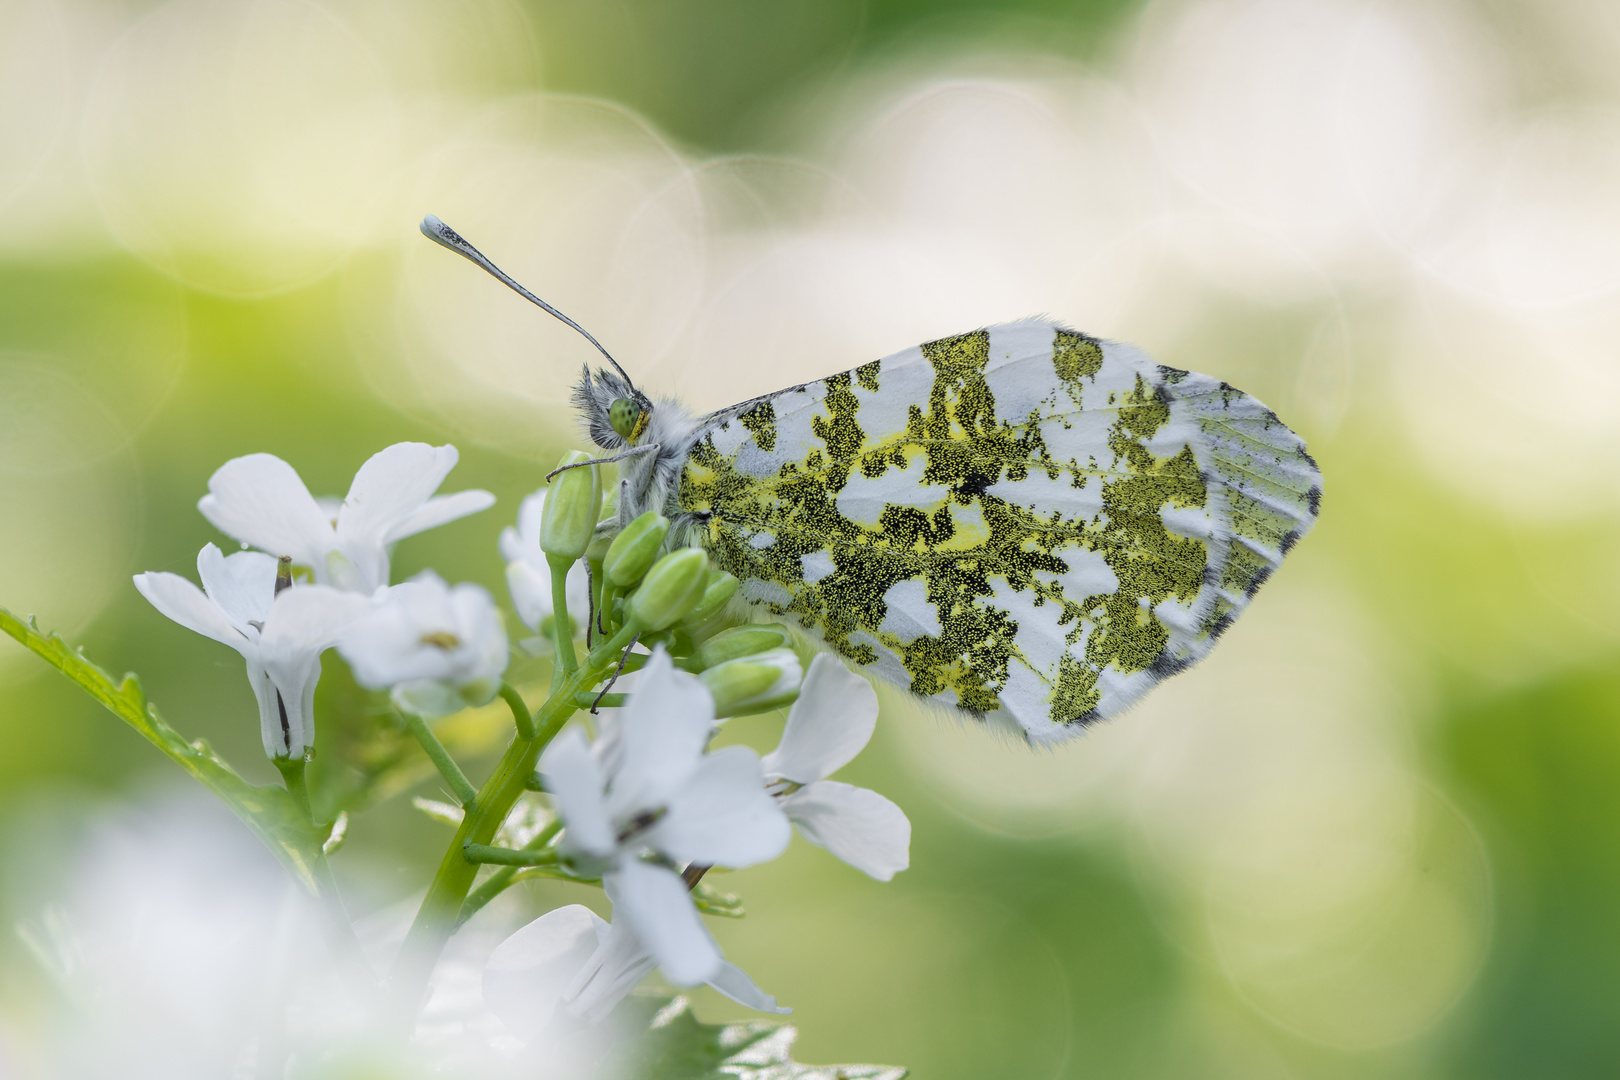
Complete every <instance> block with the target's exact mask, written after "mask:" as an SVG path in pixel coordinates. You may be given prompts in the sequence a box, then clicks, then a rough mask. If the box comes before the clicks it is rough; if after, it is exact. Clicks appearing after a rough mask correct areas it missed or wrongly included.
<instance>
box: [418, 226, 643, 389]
mask: <svg viewBox="0 0 1620 1080" xmlns="http://www.w3.org/2000/svg"><path fill="white" fill-rule="evenodd" d="M421 229H422V235H423V236H425V237H427V238H428V239H429V240H432V241H433V242H434V243H435V244H438V245H439V246H440V247H445V248H449V249H450V250H451V251H453V252H455V253H456V254H457V255H460V256H462V257H463V258H465V259H467V260H469V261H470V262H473V263H476V264H477V265H478V266H480V267H482V268H483V270H484V271H485V272H486V273H487V274H489V275H490V276H491V277H493V278H494V279H495V280H497V281H499V282H500V283H501V284H503V285H505V286H506V287H507V288H509V289H511V290H512V291H513V292H515V293H517V294H518V295H519V296H521V297H523V298H524V299H525V300H527V301H529V303H531V304H534V305H536V306H537V307H539V308H541V309H542V310H544V311H545V312H546V313H547V314H549V315H551V316H552V317H553V318H555V319H557V320H558V321H560V322H563V323H566V324H567V325H568V326H570V327H572V328H573V329H574V330H576V331H578V333H579V335H580V336H581V337H583V338H584V339H585V340H586V341H588V342H590V343H591V344H592V345H595V346H596V351H597V352H599V353H601V354H602V355H603V356H605V357H606V358H607V362H608V363H610V364H612V365H613V369H614V370H615V371H617V372H618V373H619V374H620V375H622V376H623V377H624V381H625V382H627V383H629V384H630V386H631V388H632V389H633V388H634V387H635V385H636V384H635V382H634V381H633V380H632V379H631V378H630V375H629V373H628V372H626V371H625V370H624V368H622V367H620V366H619V362H618V361H617V360H615V359H613V354H612V353H610V352H608V351H607V350H606V349H604V348H602V343H601V342H600V341H597V340H596V339H595V338H594V337H592V336H591V333H590V331H588V330H586V329H585V328H584V327H583V326H581V325H579V323H577V322H575V321H574V320H573V319H570V318H569V317H568V316H567V315H564V314H563V313H562V312H560V311H558V310H557V309H556V308H554V307H552V306H551V305H550V304H548V303H546V302H545V301H544V300H542V299H540V298H539V297H538V296H536V295H534V293H532V292H530V291H529V290H528V289H525V288H524V287H523V286H522V285H519V284H518V283H517V282H516V281H515V280H513V278H512V276H511V275H510V274H508V273H507V272H506V271H504V270H502V269H501V268H500V267H498V266H496V265H495V264H494V263H492V262H490V261H489V258H488V257H487V256H486V255H485V254H484V253H483V252H482V251H479V250H478V249H477V248H475V247H473V246H472V245H471V244H469V243H467V241H466V240H465V239H464V238H463V237H462V235H461V234H460V233H458V232H456V230H454V229H452V228H451V227H450V226H448V225H446V224H445V223H444V222H442V221H440V220H439V219H438V218H436V217H434V216H433V215H432V214H429V215H428V216H427V217H425V218H423V219H422V224H421Z"/></svg>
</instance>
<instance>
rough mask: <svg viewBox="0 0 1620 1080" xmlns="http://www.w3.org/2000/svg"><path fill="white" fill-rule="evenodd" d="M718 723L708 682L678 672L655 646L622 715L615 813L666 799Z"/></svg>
mask: <svg viewBox="0 0 1620 1080" xmlns="http://www.w3.org/2000/svg"><path fill="white" fill-rule="evenodd" d="M713 727H714V698H713V697H712V696H710V694H709V690H708V687H706V686H704V685H703V683H702V682H701V681H699V680H698V679H697V677H696V676H693V675H688V674H686V673H685V672H684V671H676V670H675V667H674V665H673V664H671V663H670V659H669V654H668V653H666V652H665V651H664V649H663V646H659V647H658V648H655V649H654V650H653V653H652V657H651V659H649V660H648V661H647V666H646V667H644V668H642V669H641V680H640V682H639V683H638V684H637V689H636V692H635V694H634V695H633V696H632V697H631V698H630V700H629V701H628V702H627V703H626V705H625V708H624V712H623V713H621V714H620V717H619V742H620V746H621V747H622V752H621V755H620V756H619V758H618V761H617V769H616V770H615V775H614V777H613V794H612V797H611V799H610V808H611V809H610V812H611V813H612V814H613V816H614V817H628V816H632V815H633V814H635V813H636V812H638V811H641V810H649V809H654V808H656V807H660V806H663V805H664V804H665V803H667V802H668V800H669V798H670V796H671V795H672V794H674V793H675V792H676V791H678V790H680V788H681V787H682V786H683V785H684V784H685V783H686V781H687V778H688V777H690V776H691V775H692V772H693V770H694V769H696V768H697V766H698V759H699V757H701V756H702V754H703V748H704V746H706V745H707V744H708V741H709V733H710V731H711V730H712V729H713Z"/></svg>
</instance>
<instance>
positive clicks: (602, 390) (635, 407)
mask: <svg viewBox="0 0 1620 1080" xmlns="http://www.w3.org/2000/svg"><path fill="white" fill-rule="evenodd" d="M574 406H575V407H576V408H577V409H578V410H579V413H580V416H581V417H583V418H584V420H585V427H586V430H587V431H588V432H589V434H590V437H591V441H592V442H594V443H595V444H596V445H597V446H600V447H601V448H602V449H604V450H617V449H620V448H621V447H627V446H636V445H638V444H639V443H640V441H641V437H642V435H644V434H645V433H646V431H647V425H648V423H650V422H651V420H652V416H653V403H652V401H651V399H649V398H648V397H647V395H646V394H643V393H642V392H641V391H640V390H637V389H636V388H635V387H634V386H632V385H631V384H630V381H629V380H628V379H626V378H624V377H623V376H622V375H620V374H618V373H617V372H615V371H609V370H608V369H606V368H598V369H597V370H596V371H594V372H593V371H591V370H590V369H589V368H586V369H585V371H584V373H583V374H582V375H581V377H580V380H579V384H578V385H577V386H575V387H574Z"/></svg>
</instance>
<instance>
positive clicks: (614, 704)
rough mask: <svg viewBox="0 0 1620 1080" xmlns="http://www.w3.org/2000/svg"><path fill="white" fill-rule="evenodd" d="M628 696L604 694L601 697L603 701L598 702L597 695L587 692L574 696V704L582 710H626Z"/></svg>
mask: <svg viewBox="0 0 1620 1080" xmlns="http://www.w3.org/2000/svg"><path fill="white" fill-rule="evenodd" d="M628 696H629V695H627V694H603V695H601V698H602V700H600V701H598V700H597V695H596V694H595V693H594V692H592V691H589V690H587V691H586V692H585V693H583V694H575V695H574V704H575V705H576V706H578V707H579V708H581V709H591V708H602V709H622V708H624V701H625V698H626V697H628Z"/></svg>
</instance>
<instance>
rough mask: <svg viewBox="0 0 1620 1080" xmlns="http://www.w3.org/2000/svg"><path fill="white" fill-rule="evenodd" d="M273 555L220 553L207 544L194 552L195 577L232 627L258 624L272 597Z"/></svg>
mask: <svg viewBox="0 0 1620 1080" xmlns="http://www.w3.org/2000/svg"><path fill="white" fill-rule="evenodd" d="M276 570H277V566H276V559H275V557H274V556H270V555H266V554H264V553H263V552H258V551H238V552H237V553H236V554H234V555H230V556H226V555H224V554H221V552H220V550H219V548H218V547H216V546H215V545H213V544H208V545H205V546H204V547H203V549H202V550H201V551H199V552H198V553H197V577H198V578H199V579H200V580H201V581H202V585H203V591H204V592H206V593H207V594H208V599H210V600H212V601H213V602H214V603H215V604H216V605H218V607H219V609H220V610H221V611H223V612H224V613H225V615H226V617H228V618H229V619H230V620H231V622H232V623H233V624H234V625H235V626H236V628H237V629H238V630H240V631H242V633H243V634H247V633H248V631H249V629H250V627H252V625H253V624H254V623H258V624H259V626H260V627H261V628H262V627H263V625H264V620H265V617H266V616H267V615H269V614H270V602H271V601H272V600H274V599H275V598H276Z"/></svg>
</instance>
